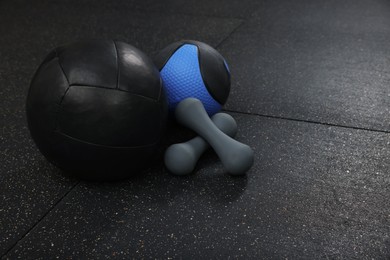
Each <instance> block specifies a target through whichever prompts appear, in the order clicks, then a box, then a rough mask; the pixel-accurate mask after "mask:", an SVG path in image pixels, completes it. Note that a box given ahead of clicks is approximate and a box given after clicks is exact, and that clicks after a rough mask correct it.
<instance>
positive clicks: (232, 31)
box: [215, 19, 246, 63]
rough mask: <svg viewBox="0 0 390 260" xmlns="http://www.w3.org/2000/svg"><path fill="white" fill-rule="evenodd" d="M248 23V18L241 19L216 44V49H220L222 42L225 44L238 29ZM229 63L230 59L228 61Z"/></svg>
mask: <svg viewBox="0 0 390 260" xmlns="http://www.w3.org/2000/svg"><path fill="white" fill-rule="evenodd" d="M245 23H246V20H244V19H241V20H240V23H239V24H238V25H237V26H236V27H235V28H234V29H233V30H231V32H230V33H229V34H228V35H227V36H226V37H225V38H223V39H222V40H221V41H220V42H219V43H218V44H217V45H216V46H215V48H216V49H219V47H220V46H222V44H224V43H225V42H226V41H227V40H228V39H229V38H230V37H231V36H232V35H233V34H234V33H235V32H237V31H238V29H240V28H241V27H242V26H243V25H244V24H245ZM227 62H228V63H229V61H227Z"/></svg>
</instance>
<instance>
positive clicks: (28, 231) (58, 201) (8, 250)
mask: <svg viewBox="0 0 390 260" xmlns="http://www.w3.org/2000/svg"><path fill="white" fill-rule="evenodd" d="M80 182H81V181H77V182H76V183H75V184H74V185H72V187H71V188H70V189H69V190H68V191H67V192H65V194H64V195H63V196H61V197H60V198H59V199H58V200H57V201H56V202H55V203H54V204H53V205H52V206H51V207H50V209H49V210H47V211H46V212H45V213H44V214H43V215H42V216H41V217H40V218H39V219H38V221H37V222H36V223H34V224H33V225H32V226H31V227H30V228H29V229H28V230H27V231H26V232H25V233H24V234H23V235H22V236H20V238H19V239H18V240H17V241H16V242H15V243H13V244H12V245H11V246H10V247H9V248H8V249H7V250H6V251H5V253H4V254H2V255H1V256H0V259H6V256H7V255H8V254H9V253H10V252H11V251H12V249H14V248H15V247H16V245H17V244H18V243H19V242H20V241H22V240H23V239H24V238H25V237H26V236H27V235H28V234H29V233H30V232H32V231H33V230H34V229H35V228H36V227H37V226H38V225H39V224H40V223H41V222H42V221H43V220H44V219H45V218H46V216H48V215H49V214H50V213H51V212H52V211H53V210H54V209H55V208H56V207H57V205H58V204H59V203H61V202H62V201H63V199H64V198H65V197H66V196H68V194H69V193H70V192H71V191H72V190H74V189H75V188H76V186H78V185H79V184H80Z"/></svg>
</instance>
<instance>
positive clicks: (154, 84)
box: [115, 42, 162, 100]
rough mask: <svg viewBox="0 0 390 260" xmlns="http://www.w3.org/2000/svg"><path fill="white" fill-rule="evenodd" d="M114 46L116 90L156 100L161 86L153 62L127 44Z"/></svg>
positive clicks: (118, 43)
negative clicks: (116, 77)
mask: <svg viewBox="0 0 390 260" xmlns="http://www.w3.org/2000/svg"><path fill="white" fill-rule="evenodd" d="M115 44H116V48H117V51H118V57H119V60H118V63H119V84H118V88H119V89H121V90H125V91H128V92H131V93H135V94H138V95H142V96H145V97H149V98H152V99H154V100H157V99H158V98H159V96H160V92H161V87H162V86H161V80H160V74H159V71H158V70H157V68H156V67H155V66H154V63H153V61H152V60H151V59H150V58H149V57H148V56H147V55H146V54H144V53H143V52H142V51H140V50H138V49H137V48H135V47H133V46H131V45H129V44H127V43H124V42H115Z"/></svg>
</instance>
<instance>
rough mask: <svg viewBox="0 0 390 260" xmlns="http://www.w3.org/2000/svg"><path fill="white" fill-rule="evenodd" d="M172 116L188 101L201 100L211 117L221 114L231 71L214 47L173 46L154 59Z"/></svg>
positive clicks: (194, 43)
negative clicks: (180, 104)
mask: <svg viewBox="0 0 390 260" xmlns="http://www.w3.org/2000/svg"><path fill="white" fill-rule="evenodd" d="M154 61H155V64H156V66H157V68H158V69H159V70H160V75H161V78H162V80H163V84H164V87H165V90H166V93H167V97H168V103H169V109H170V111H171V112H172V111H173V110H174V109H175V107H176V106H177V104H178V103H179V102H180V101H182V100H183V99H185V98H188V97H193V98H197V99H199V100H200V101H201V102H202V103H203V105H204V107H205V109H206V111H207V113H208V114H209V115H210V116H211V115H213V114H215V113H217V112H218V111H220V110H221V108H222V105H224V104H225V103H226V101H227V98H228V96H229V92H230V71H229V68H228V65H227V63H226V61H225V59H224V58H223V57H222V55H221V54H220V53H219V52H218V51H217V50H215V49H214V48H212V47H211V46H209V45H207V44H205V43H203V42H199V41H192V40H184V41H179V42H175V43H172V44H170V45H168V46H167V47H165V48H164V49H163V50H162V51H160V52H159V54H158V55H157V56H156V57H155V59H154Z"/></svg>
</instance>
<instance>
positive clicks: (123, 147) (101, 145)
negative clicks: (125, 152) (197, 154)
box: [54, 130, 160, 149]
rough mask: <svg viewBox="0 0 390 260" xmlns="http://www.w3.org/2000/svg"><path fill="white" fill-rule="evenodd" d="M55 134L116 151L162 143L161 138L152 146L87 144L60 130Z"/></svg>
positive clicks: (146, 145) (81, 141)
mask: <svg viewBox="0 0 390 260" xmlns="http://www.w3.org/2000/svg"><path fill="white" fill-rule="evenodd" d="M54 132H55V133H57V134H59V135H63V136H65V137H67V138H70V139H72V140H75V141H77V142H80V143H83V144H89V145H95V146H99V147H104V148H114V149H128V148H143V147H149V146H154V145H157V144H158V143H160V138H159V140H158V141H156V142H154V143H151V144H145V145H138V146H110V145H104V144H96V143H91V142H86V141H83V140H80V139H78V138H75V137H73V136H71V135H67V134H65V133H63V132H61V131H58V130H55V131H54Z"/></svg>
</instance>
